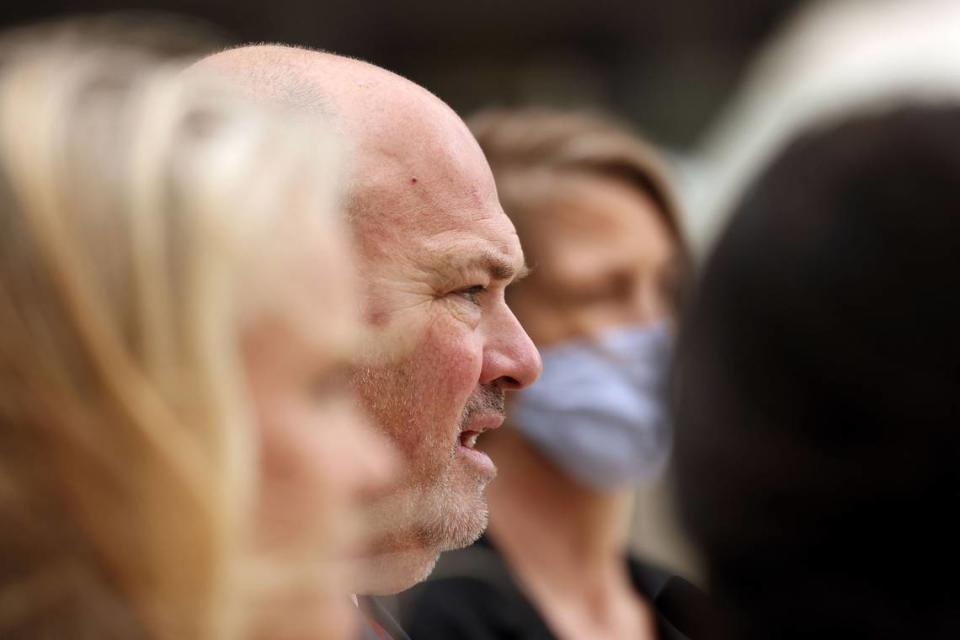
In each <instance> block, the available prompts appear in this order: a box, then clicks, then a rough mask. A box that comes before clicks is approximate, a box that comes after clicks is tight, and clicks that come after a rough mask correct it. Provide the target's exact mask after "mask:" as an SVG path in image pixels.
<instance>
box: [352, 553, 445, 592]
mask: <svg viewBox="0 0 960 640" xmlns="http://www.w3.org/2000/svg"><path fill="white" fill-rule="evenodd" d="M439 557H440V550H439V549H425V548H422V547H414V548H409V549H405V550H402V551H389V552H385V553H382V554H378V555H376V556H372V557H369V558H362V559H360V560H358V561H357V571H356V574H355V587H354V588H353V590H352V591H353V592H354V593H358V594H360V595H368V596H385V595H393V594H395V593H399V592H401V591H405V590H407V589H409V588H410V587H412V586H414V585H416V584H417V583H419V582H423V581H424V580H426V579H427V577H429V575H430V573H431V572H432V571H433V568H434V567H435V566H436V564H437V560H438V559H439Z"/></svg>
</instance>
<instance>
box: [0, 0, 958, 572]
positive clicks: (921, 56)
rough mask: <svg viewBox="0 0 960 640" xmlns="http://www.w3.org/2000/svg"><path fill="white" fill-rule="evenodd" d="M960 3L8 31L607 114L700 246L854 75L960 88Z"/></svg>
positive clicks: (276, 9) (547, 6)
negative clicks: (623, 127)
mask: <svg viewBox="0 0 960 640" xmlns="http://www.w3.org/2000/svg"><path fill="white" fill-rule="evenodd" d="M958 12H960V2H956V1H955V0H810V1H805V0H671V1H670V2H663V1H656V2H655V1H652V0H481V1H474V2H458V1H456V0H404V1H394V2H389V1H387V0H286V1H278V0H272V1H269V2H268V1H252V0H170V1H166V2H164V1H161V0H155V1H142V2H121V1H119V0H89V1H86V2H84V1H78V0H72V1H71V0H30V1H29V2H21V1H18V0H6V1H5V2H4V3H3V5H2V8H0V27H3V28H4V29H10V28H14V27H19V26H23V25H29V24H34V23H36V22H37V21H45V20H54V19H58V18H63V17H74V16H78V15H79V16H84V17H85V19H89V20H91V21H94V22H96V21H97V20H103V19H104V18H103V16H105V15H107V16H109V18H108V19H109V21H110V22H111V23H112V24H113V25H114V26H115V24H116V22H117V21H118V20H119V21H120V22H121V23H124V24H126V25H127V28H126V33H127V36H126V37H128V38H129V39H131V40H133V41H139V40H141V39H150V42H149V43H142V44H150V45H154V46H156V47H157V48H161V49H165V50H167V51H168V52H170V53H174V54H178V55H179V54H183V55H202V54H203V53H206V52H209V51H213V50H216V49H219V48H223V47H227V46H231V45H237V44H242V43H250V42H283V43H287V44H295V45H304V46H308V47H314V48H321V49H327V50H331V51H334V52H337V53H340V54H345V55H349V56H355V57H358V58H362V59H365V60H368V61H370V62H373V63H375V64H378V65H381V66H383V67H386V68H388V69H390V70H393V71H396V72H398V73H400V74H402V75H404V76H406V77H408V78H410V79H412V80H413V81H415V82H417V83H419V84H420V85H422V86H424V87H426V88H428V89H429V90H431V91H432V92H434V93H435V94H437V95H438V96H439V97H440V98H442V99H443V100H444V101H446V102H447V103H449V104H450V105H451V106H452V107H453V108H454V109H455V110H457V111H458V112H459V113H461V114H462V115H469V114H470V113H471V112H473V111H475V110H477V109H479V108H481V107H487V106H492V105H499V106H516V105H528V104H547V105H553V106H560V107H587V108H593V109H599V110H603V111H607V112H610V113H612V114H614V115H617V116H619V117H620V118H622V119H624V120H626V121H628V122H629V123H632V124H633V125H634V126H635V127H636V129H637V130H638V131H639V132H640V133H641V134H643V135H644V136H646V137H647V138H648V139H650V140H651V141H653V142H654V143H655V144H657V145H658V146H659V147H660V148H661V149H662V150H663V151H664V152H665V153H666V154H667V156H668V157H669V158H670V159H671V160H672V164H673V168H674V169H675V173H676V180H677V188H678V191H679V192H680V195H681V200H682V201H683V202H684V204H685V205H686V208H687V214H686V215H687V231H688V233H689V234H690V235H691V236H692V240H693V245H694V248H695V249H697V250H698V253H700V254H701V255H702V253H703V251H704V248H705V247H706V246H707V245H708V240H709V239H710V238H711V237H712V235H713V233H714V230H715V229H717V228H718V227H719V226H720V225H719V223H720V221H721V220H722V211H723V210H724V209H725V208H727V207H728V206H729V204H730V203H731V201H732V198H733V197H734V194H735V193H736V191H737V187H740V186H742V184H743V182H744V181H745V180H746V179H747V177H749V175H750V174H751V171H752V168H753V167H755V166H757V164H758V163H759V162H760V160H761V159H762V158H763V157H764V156H765V155H768V154H769V153H771V150H772V149H774V148H775V147H776V144H777V141H778V140H780V139H781V138H782V137H783V136H784V135H785V133H784V132H785V131H787V130H788V129H789V128H790V127H791V126H794V125H795V124H796V123H797V122H799V121H802V120H803V119H804V117H806V115H809V113H811V112H815V111H822V110H823V109H824V105H828V106H829V105H835V104H840V103H841V102H843V101H842V100H841V98H840V96H841V94H842V93H843V92H844V91H846V90H847V89H849V88H851V87H852V88H854V89H855V90H857V91H859V92H860V93H859V94H857V95H859V96H861V97H862V96H863V95H865V93H866V92H867V91H866V89H864V88H865V87H874V86H876V85H878V84H884V85H885V86H886V87H887V88H889V86H890V85H893V84H896V83H897V82H898V81H899V80H903V82H905V83H907V84H909V85H910V86H909V87H907V88H908V89H909V90H911V91H917V90H920V89H922V87H919V86H918V85H917V83H918V82H920V83H927V84H930V85H937V86H938V87H939V86H941V85H950V87H951V88H952V87H953V85H960V73H955V72H954V69H957V68H960V49H958V46H960V45H958V44H957V43H960V15H958ZM147 26H148V27H149V28H147ZM954 51H957V53H954ZM940 63H942V64H940ZM938 64H939V65H940V66H939V67H938V66H937V65H938ZM898 79H899V80H898ZM664 495H665V489H664V486H663V485H660V486H655V487H650V488H648V489H644V490H642V491H641V492H640V494H639V495H638V506H639V509H638V516H637V521H636V525H635V534H634V540H635V544H636V546H637V550H638V551H640V552H642V553H644V554H645V555H646V556H647V557H649V558H651V559H652V560H657V561H660V562H662V563H665V564H667V565H669V566H672V567H674V568H675V569H677V570H680V571H684V572H686V573H688V574H689V575H692V576H693V577H696V576H697V573H698V572H697V568H696V567H697V564H696V560H695V558H693V557H692V556H691V554H690V552H689V551H688V549H687V547H686V546H685V545H684V543H683V542H682V539H681V537H680V535H679V533H678V532H677V530H676V528H675V527H674V525H673V521H672V518H671V516H670V510H669V506H668V501H667V500H666V499H665V498H664Z"/></svg>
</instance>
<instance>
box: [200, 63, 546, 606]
mask: <svg viewBox="0 0 960 640" xmlns="http://www.w3.org/2000/svg"><path fill="white" fill-rule="evenodd" d="M197 67H198V68H200V69H207V70H213V71H214V72H215V73H217V74H219V75H221V76H226V77H228V78H229V79H230V80H231V82H233V83H234V84H237V85H239V86H240V87H242V88H243V90H245V91H246V92H247V93H249V94H251V95H253V96H255V97H258V98H260V99H265V100H269V101H274V102H277V103H280V104H283V105H285V106H287V107H292V108H294V109H296V110H299V111H300V112H302V113H307V114H317V115H318V116H319V115H323V116H324V117H330V118H332V119H333V120H334V122H335V123H336V126H337V128H338V129H339V130H340V131H341V132H342V134H343V137H344V139H345V141H346V144H347V147H348V149H347V152H348V157H349V158H350V163H351V168H350V173H349V176H347V194H346V202H347V206H346V208H347V213H348V215H349V219H350V222H351V225H352V229H353V231H354V235H355V239H356V249H357V253H358V257H359V272H360V275H361V280H362V285H363V286H364V287H365V289H366V291H365V294H366V295H365V300H366V304H365V309H364V311H365V318H366V322H367V324H368V328H369V339H368V340H367V344H366V345H365V347H364V352H363V353H362V354H361V357H360V359H359V362H358V364H357V367H356V371H355V372H354V374H353V376H352V384H353V387H354V388H355V389H356V391H357V394H358V396H359V398H360V400H361V402H362V404H363V405H364V407H365V409H366V410H367V412H368V414H369V415H370V416H371V417H372V418H373V420H374V421H375V422H376V424H377V425H378V426H379V428H380V429H382V430H383V432H384V433H386V434H387V435H388V436H389V438H390V440H391V441H392V442H393V443H394V445H395V447H396V449H397V450H398V452H399V453H400V454H401V456H400V457H401V459H402V460H403V462H404V470H403V477H402V481H401V482H400V483H399V485H398V486H397V487H396V489H395V490H394V491H393V492H392V493H391V495H390V496H388V497H385V498H383V499H377V500H371V501H370V502H371V503H370V504H369V508H370V510H371V513H373V514H374V521H375V522H376V523H377V525H378V526H377V531H376V535H375V536H374V539H373V541H372V542H371V544H370V545H369V546H368V548H366V549H365V551H364V552H363V554H362V555H363V557H362V558H361V560H360V564H361V565H362V566H363V568H364V570H363V571H361V572H360V576H361V579H360V584H358V585H356V586H355V587H354V590H355V591H356V592H358V593H363V594H388V593H395V592H397V591H401V590H403V589H406V588H408V587H410V586H412V585H413V584H415V583H416V582H418V581H420V580H422V579H423V578H425V577H426V576H427V575H428V574H429V573H430V571H431V570H432V568H433V566H434V564H435V562H436V560H437V557H438V555H439V554H440V552H442V551H444V550H448V549H455V548H459V547H463V546H466V545H468V544H470V543H471V542H473V541H474V540H475V539H476V538H477V537H478V536H479V535H480V533H481V532H482V531H483V529H484V528H485V526H486V522H487V511H486V499H485V496H484V488H485V487H486V485H487V483H489V482H490V480H491V479H493V477H494V475H495V474H496V468H495V466H494V465H493V463H492V462H491V461H490V459H489V458H488V457H487V456H486V455H485V454H483V453H481V452H480V451H478V450H477V449H476V448H475V445H476V443H477V439H478V438H479V437H482V434H483V433H484V432H485V431H488V430H491V429H496V428H497V427H499V426H500V424H501V422H502V421H503V410H504V393H505V392H507V391H511V390H515V389H519V388H522V387H525V386H527V385H529V384H530V383H532V382H533V381H534V380H535V379H536V378H537V376H538V375H539V373H540V369H541V364H540V358H539V355H538V354H537V351H536V349H535V348H534V346H533V344H532V343H531V341H530V339H529V338H528V337H527V335H526V333H525V332H524V330H523V329H522V328H521V326H520V324H519V323H518V322H517V319H516V318H515V317H514V315H513V313H512V312H511V311H510V309H509V308H508V307H507V305H506V302H505V301H504V290H505V288H506V287H507V286H508V285H509V284H510V283H511V282H513V281H514V280H516V279H517V278H518V277H521V276H522V275H523V274H524V271H525V267H524V258H523V252H522V250H521V248H520V243H519V240H518V239H517V234H516V232H515V230H514V228H513V225H512V223H511V222H510V220H509V219H508V218H507V216H506V215H505V214H504V212H503V210H502V209H501V207H500V203H499V201H498V199H497V193H496V188H495V186H494V181H493V177H492V175H491V172H490V168H489V167H488V165H487V162H486V160H485V158H484V156H483V153H482V152H481V151H480V148H479V146H478V145H477V143H476V141H475V140H474V138H473V136H472V135H471V134H470V132H469V130H468V129H467V127H466V126H465V125H464V123H463V121H462V120H461V119H460V118H459V117H457V115H456V114H455V113H454V112H453V111H452V110H451V109H450V108H449V107H448V106H446V105H445V104H444V103H443V102H441V101H440V100H439V99H437V98H436V97H435V96H433V95H432V94H430V93H429V92H428V91H426V90H425V89H423V88H421V87H419V86H417V85H415V84H413V83H411V82H409V81H407V80H405V79H403V78H401V77H399V76H397V75H395V74H393V73H390V72H388V71H385V70H384V69H380V68H378V67H375V66H373V65H369V64H366V63H363V62H360V61H356V60H351V59H347V58H343V57H340V56H335V55H331V54H327V53H320V52H315V51H308V50H303V49H294V48H289V47H282V46H256V47H245V48H240V49H234V50H230V51H226V52H222V53H219V54H216V55H214V56H211V57H209V58H206V59H205V60H203V61H201V62H200V63H198V65H197ZM317 311H318V314H322V313H323V301H322V300H317Z"/></svg>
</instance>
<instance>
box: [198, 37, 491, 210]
mask: <svg viewBox="0 0 960 640" xmlns="http://www.w3.org/2000/svg"><path fill="white" fill-rule="evenodd" d="M192 70H198V71H201V72H206V73H212V74H215V75H217V76H220V77H223V78H226V79H227V80H228V81H229V82H230V83H231V84H233V85H235V86H236V87H238V88H239V89H240V90H241V91H243V92H244V93H245V94H247V95H249V96H251V97H253V98H255V99H257V100H263V101H267V102H270V103H273V104H276V105H279V106H281V107H283V108H286V109H292V110H294V111H296V112H298V113H301V114H305V115H316V116H318V117H324V118H326V119H328V120H330V121H332V122H333V124H334V126H335V128H336V129H337V130H338V131H339V132H340V134H341V135H342V137H343V138H344V141H345V143H346V145H347V149H348V156H349V162H350V165H351V172H350V173H351V177H350V184H349V185H348V187H349V188H348V192H349V200H350V208H351V213H356V212H357V211H369V210H370V209H372V208H375V206H376V200H377V199H378V194H380V195H382V192H383V191H384V190H387V191H391V192H394V193H393V194H391V196H390V197H391V199H393V198H395V197H396V196H398V195H399V196H401V197H403V196H404V195H412V194H404V193H402V192H404V191H407V190H409V187H411V186H417V185H420V187H421V189H420V191H423V188H422V187H423V186H428V187H429V186H431V185H432V186H438V187H439V186H441V185H443V184H446V185H447V186H448V187H449V186H453V185H454V184H455V183H456V182H458V181H459V182H461V183H463V184H462V185H461V186H462V187H466V191H464V192H463V193H461V194H460V195H462V196H467V197H470V196H473V197H474V199H476V200H479V199H480V198H483V199H486V200H487V201H488V204H489V201H490V200H495V199H496V195H495V187H494V184H493V178H492V176H491V174H490V170H489V167H488V166H487V163H486V160H485V159H484V157H483V153H482V151H481V150H480V148H479V146H478V145H477V143H476V141H475V140H474V138H473V136H472V135H471V133H470V131H469V130H468V129H467V127H466V125H465V124H464V123H463V121H462V120H461V119H460V118H459V117H458V116H457V114H456V113H454V112H453V110H452V109H450V107H448V106H447V105H446V104H444V103H443V102H442V101H441V100H440V99H439V98H437V97H436V96H434V95H433V94H431V93H430V92H429V91H427V90H426V89H424V88H422V87H420V86H419V85H416V84H414V83H413V82H410V81H409V80H407V79H405V78H403V77H401V76H398V75H397V74H395V73H392V72H390V71H387V70H386V69H382V68H380V67H377V66H375V65H372V64H368V63H366V62H363V61H360V60H354V59H351V58H346V57H343V56H338V55H335V54H331V53H325V52H320V51H312V50H309V49H300V48H295V47H288V46H282V45H257V46H248V47H241V48H237V49H231V50H227V51H223V52H220V53H217V54H214V55H212V56H209V57H207V58H204V59H203V60H201V61H199V62H198V63H196V64H195V65H194V66H193V67H192ZM430 191H444V189H439V190H434V189H430ZM421 195H423V194H421ZM428 195H429V194H428ZM434 195H440V196H442V195H443V194H442V193H441V194H434ZM430 204H431V206H436V205H437V204H439V203H430ZM448 204H451V203H448ZM497 206H499V205H497Z"/></svg>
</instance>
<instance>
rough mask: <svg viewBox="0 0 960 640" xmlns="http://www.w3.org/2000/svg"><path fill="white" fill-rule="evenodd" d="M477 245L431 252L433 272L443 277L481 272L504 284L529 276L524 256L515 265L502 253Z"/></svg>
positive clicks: (469, 244) (470, 244) (472, 244)
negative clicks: (452, 274)
mask: <svg viewBox="0 0 960 640" xmlns="http://www.w3.org/2000/svg"><path fill="white" fill-rule="evenodd" d="M477 244H479V243H477ZM477 244H475V243H468V244H465V245H461V246H460V247H448V248H446V249H443V250H439V251H436V252H431V253H433V255H434V256H435V260H434V261H433V264H432V265H431V270H432V271H434V272H437V273H439V274H441V275H443V274H447V273H450V272H452V271H456V272H458V273H462V272H469V271H474V270H480V271H483V272H485V273H487V274H488V275H489V276H490V278H491V279H492V280H496V281H503V282H513V281H515V280H517V279H519V278H522V277H525V276H526V275H527V271H528V270H527V267H526V264H525V263H524V262H523V256H522V254H521V256H520V259H519V261H517V263H515V262H514V261H512V260H511V259H510V258H508V257H507V256H504V255H503V254H501V253H498V252H496V251H494V250H493V249H490V248H486V247H482V246H477Z"/></svg>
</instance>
